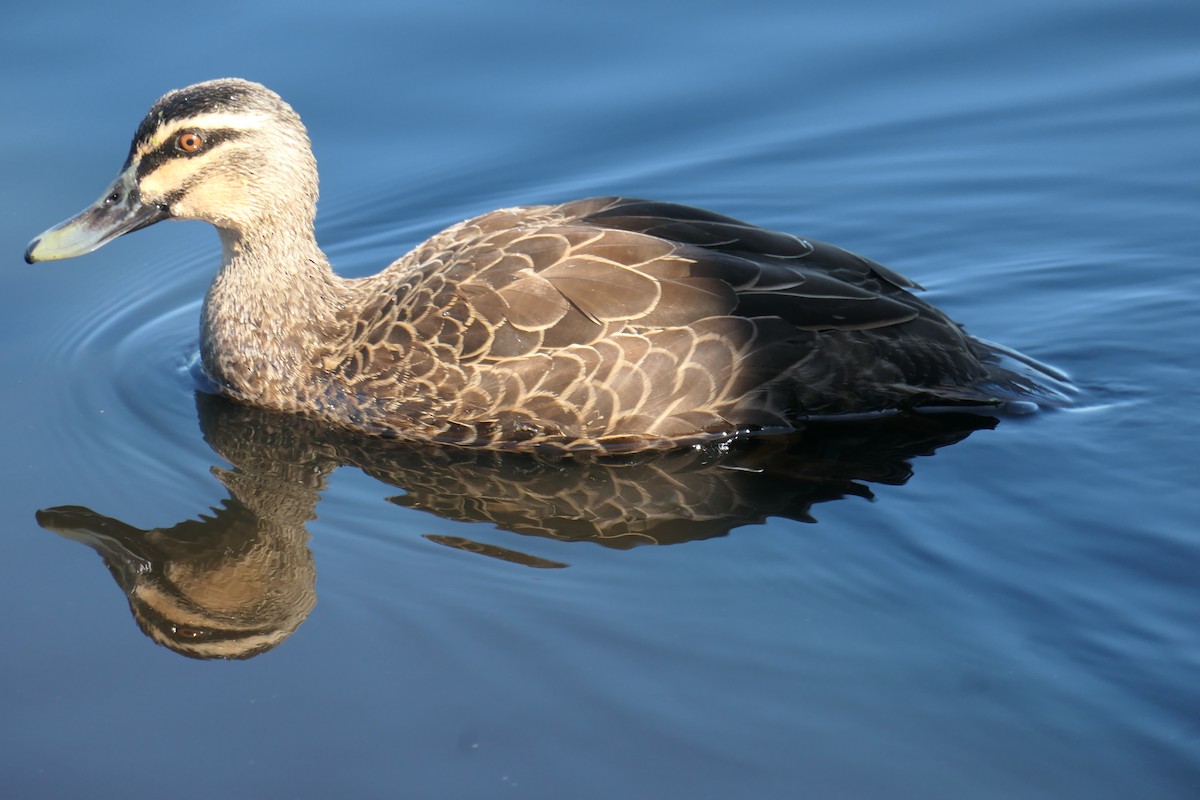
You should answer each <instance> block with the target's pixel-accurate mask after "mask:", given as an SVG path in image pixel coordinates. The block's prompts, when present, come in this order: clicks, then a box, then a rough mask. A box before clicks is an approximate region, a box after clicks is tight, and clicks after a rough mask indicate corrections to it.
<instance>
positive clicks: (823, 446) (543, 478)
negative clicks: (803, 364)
mask: <svg viewBox="0 0 1200 800" xmlns="http://www.w3.org/2000/svg"><path fill="white" fill-rule="evenodd" d="M197 403H198V408H199V413H200V424H201V427H202V428H203V430H204V434H205V437H206V439H207V440H208V442H209V444H210V445H211V446H212V448H213V449H214V450H215V451H216V452H217V453H218V454H219V455H220V456H221V457H222V458H224V459H225V460H227V461H228V462H229V463H231V464H232V465H233V469H220V468H218V469H214V473H215V474H216V476H217V477H218V478H219V479H220V480H221V482H222V483H223V484H224V485H225V486H226V487H227V488H228V489H229V497H228V498H227V499H226V500H224V501H223V502H222V503H221V505H220V507H219V508H217V509H216V510H215V511H212V512H210V513H207V514H204V515H202V516H201V517H200V518H199V519H195V520H187V521H184V522H181V523H179V524H177V525H174V526H172V527H168V528H153V529H150V530H142V529H140V528H134V527H132V526H130V525H126V524H125V523H123V522H121V521H119V520H116V519H112V518H110V517H104V516H101V515H99V514H97V513H95V512H94V511H91V510H90V509H86V508H82V507H78V506H62V507H58V508H53V509H46V510H43V511H39V512H38V522H39V523H40V524H41V525H42V526H43V527H46V528H49V529H51V530H54V531H56V532H58V533H60V534H62V535H63V536H66V537H68V538H71V539H74V540H76V541H80V542H83V543H84V544H87V545H88V546H90V547H92V548H93V549H95V550H96V551H97V552H98V553H99V554H100V555H101V556H102V557H103V559H104V562H105V564H106V565H107V566H108V568H109V571H110V572H111V573H112V576H113V578H114V579H115V580H116V581H117V583H118V584H120V586H121V588H122V589H123V590H124V591H125V594H126V596H127V598H128V599H129V606H130V610H131V611H132V613H133V616H134V619H135V620H137V622H138V624H139V625H140V626H141V628H142V630H143V631H145V633H146V635H147V636H149V637H150V638H151V639H153V640H154V641H156V642H158V643H160V644H163V645H165V646H167V647H169V648H171V649H172V650H175V651H176V652H179V653H182V654H183V655H187V656H191V657H194V658H250V657H252V656H255V655H257V654H259V653H261V652H263V651H265V650H269V649H270V648H272V647H274V646H275V645H277V644H279V643H280V642H282V641H283V640H284V639H286V638H287V637H288V636H290V635H291V634H292V632H293V631H295V629H296V628H297V627H299V625H300V623H302V622H303V621H304V619H305V618H306V617H307V616H308V614H309V612H310V611H311V610H312V608H313V605H314V604H315V603H316V593H315V588H314V582H315V578H316V572H315V568H314V566H313V562H312V554H311V551H310V550H309V548H308V532H307V530H306V529H305V525H306V523H307V522H308V520H310V519H312V518H313V517H314V515H315V509H316V505H317V501H318V499H319V493H320V491H321V490H322V489H323V488H324V486H325V481H326V478H327V477H328V475H329V474H330V473H331V472H332V471H333V470H334V469H336V468H337V467H339V466H342V465H352V466H356V467H358V468H360V469H362V470H363V471H365V472H367V473H368V474H370V475H372V476H374V477H376V478H378V479H379V480H381V481H384V482H386V483H388V484H391V485H394V486H398V487H401V488H403V489H404V494H403V495H400V496H397V497H394V498H392V502H394V503H396V504H397V505H402V506H405V507H408V508H412V509H420V510H423V511H427V512H430V513H433V514H436V515H438V516H440V517H443V518H446V519H452V520H458V521H464V522H486V523H489V524H491V525H495V526H498V527H500V528H503V529H505V530H509V531H513V532H516V533H521V534H526V535H534V536H544V537H550V538H555V539H560V540H569V541H590V542H594V543H598V544H603V545H605V546H608V547H614V548H618V549H628V548H631V547H635V546H637V545H642V544H678V543H681V542H686V541H692V540H697V539H707V538H711V537H714V536H722V535H724V534H726V533H728V532H729V531H730V530H732V529H734V528H737V527H740V526H743V525H747V524H752V523H757V522H761V521H763V520H765V519H766V518H767V517H771V516H782V517H788V518H790V519H795V520H801V521H812V517H811V516H810V513H809V512H810V509H811V507H812V506H813V504H815V503H819V502H825V501H830V500H836V499H839V498H842V497H846V496H858V497H869V496H870V495H871V492H870V489H869V488H868V487H867V486H866V484H865V483H864V482H871V483H884V484H897V485H898V484H902V483H904V482H905V481H906V480H908V478H909V476H910V475H911V467H910V465H909V464H908V459H910V458H913V457H915V456H919V455H928V454H931V453H932V452H933V451H934V450H936V449H937V448H939V447H942V446H944V445H948V444H952V443H954V442H956V441H959V440H961V439H963V438H964V437H966V436H967V435H969V434H970V433H971V432H972V431H974V430H977V429H979V428H989V427H992V426H993V425H994V424H995V420H994V419H992V418H991V417H984V416H969V415H936V416H911V417H908V416H905V417H891V418H887V419H880V420H874V421H871V422H858V423H828V422H826V423H821V424H819V425H814V426H812V427H810V428H808V429H805V430H803V431H801V432H799V433H797V434H794V435H790V436H788V437H776V438H764V439H758V440H745V441H734V442H728V443H725V444H723V445H720V446H714V447H711V448H704V447H697V448H690V449H685V450H677V451H668V452H663V453H656V454H644V455H632V456H629V455H627V456H619V457H616V456H610V457H598V458H594V459H577V458H576V459H546V458H538V457H535V456H530V455H524V454H504V453H498V452H494V451H486V450H468V449H463V448H442V447H434V446H411V445H403V444H398V443H393V442H386V441H380V440H376V439H367V438H364V437H356V436H353V435H351V434H347V433H345V432H342V431H340V430H337V429H331V428H329V427H327V426H322V425H320V424H316V423H314V422H312V421H310V420H306V419H304V418H302V417H294V416H287V415H280V414H275V413H272V412H269V411H264V410H262V409H256V408H252V407H249V406H243V405H240V404H236V403H232V402H229V401H227V400H224V399H221V398H218V397H214V396H212V395H205V394H197ZM425 538H426V539H427V540H429V541H431V542H435V543H437V544H440V545H444V546H447V547H453V548H456V549H459V550H462V551H465V552H472V553H477V554H480V555H484V556H488V557H492V558H498V559H502V560H504V561H508V562H511V563H515V564H521V565H524V566H528V567H534V568H557V567H564V566H566V565H565V564H562V563H560V562H556V561H550V560H547V559H543V558H539V557H536V556H532V555H528V554H525V553H521V552H519V551H517V550H513V549H509V548H505V547H499V546H496V545H491V544H483V543H479V542H474V541H472V540H470V539H467V538H462V537H448V536H433V535H430V536H426V537H425Z"/></svg>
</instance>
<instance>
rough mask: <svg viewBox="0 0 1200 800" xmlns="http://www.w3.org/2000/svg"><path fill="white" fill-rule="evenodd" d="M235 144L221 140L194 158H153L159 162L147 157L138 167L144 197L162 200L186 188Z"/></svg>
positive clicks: (139, 181)
mask: <svg viewBox="0 0 1200 800" xmlns="http://www.w3.org/2000/svg"><path fill="white" fill-rule="evenodd" d="M233 146H235V145H234V143H233V142H219V143H218V144H216V145H214V146H213V147H212V148H211V149H209V150H206V151H205V152H203V153H202V154H200V155H199V156H196V157H194V158H163V159H161V160H160V159H153V161H154V162H157V163H152V162H151V159H147V161H144V162H142V164H140V165H139V169H138V172H139V178H138V187H139V188H140V190H141V193H142V197H144V198H146V199H147V200H149V199H151V198H159V199H160V201H161V200H165V199H167V198H170V197H172V196H175V195H177V194H178V193H179V192H180V191H182V190H186V189H187V188H188V185H189V184H190V183H191V180H192V178H193V177H194V176H196V175H198V174H199V173H200V172H202V171H203V170H204V168H205V167H206V166H207V165H208V164H209V163H211V161H212V160H213V159H214V158H219V155H218V154H219V153H220V152H221V151H222V150H224V149H225V148H227V147H233ZM143 170H144V171H143Z"/></svg>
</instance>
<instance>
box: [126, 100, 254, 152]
mask: <svg viewBox="0 0 1200 800" xmlns="http://www.w3.org/2000/svg"><path fill="white" fill-rule="evenodd" d="M269 122H270V118H269V117H267V116H266V115H265V114H247V113H245V112H242V113H233V112H229V111H218V112H214V113H212V114H197V115H196V116H194V117H185V118H183V119H173V120H169V121H168V122H165V123H163V124H162V125H161V126H159V128H158V129H157V130H155V131H154V134H153V135H152V136H151V137H150V139H149V140H147V141H143V142H140V143H139V144H138V148H137V154H138V155H139V156H143V155H146V154H147V153H150V152H152V151H154V150H157V149H158V148H159V147H162V145H163V144H164V143H165V142H169V141H171V140H172V139H174V138H175V137H176V136H178V135H179V134H180V133H183V132H184V131H187V130H193V129H195V130H205V129H207V130H216V129H223V130H234V131H248V130H257V129H260V128H263V127H266V125H267V124H268V123H269Z"/></svg>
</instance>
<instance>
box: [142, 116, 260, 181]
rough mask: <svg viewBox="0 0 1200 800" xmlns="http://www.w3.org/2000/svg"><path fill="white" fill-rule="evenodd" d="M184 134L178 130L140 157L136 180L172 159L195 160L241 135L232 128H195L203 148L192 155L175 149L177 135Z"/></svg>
mask: <svg viewBox="0 0 1200 800" xmlns="http://www.w3.org/2000/svg"><path fill="white" fill-rule="evenodd" d="M186 132H187V129H186V128H180V129H179V130H178V131H176V132H175V134H173V135H172V136H171V138H169V139H168V140H167V141H165V142H163V143H162V144H160V145H159V146H158V147H156V148H154V149H153V150H151V151H150V152H149V153H146V154H145V155H144V156H142V161H141V163H140V164H138V170H137V176H138V180H141V179H142V178H143V177H145V176H146V175H149V174H150V173H151V172H153V171H154V170H156V169H158V168H159V167H160V166H162V165H163V164H164V163H165V162H167V161H170V160H171V159H173V158H196V157H198V156H202V155H204V154H205V153H207V152H208V151H209V150H211V149H212V148H214V147H216V146H217V145H219V144H220V143H221V142H227V141H231V140H233V139H236V138H238V137H239V136H241V135H242V131H239V130H234V129H233V128H220V129H217V130H205V129H203V128H197V129H195V132H196V133H198V134H200V136H201V138H203V139H204V146H203V147H201V148H200V149H199V150H197V151H196V152H194V153H185V152H182V151H181V150H179V149H178V148H177V147H175V142H176V140H177V139H178V138H179V134H181V133H186Z"/></svg>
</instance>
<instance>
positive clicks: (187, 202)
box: [25, 78, 317, 264]
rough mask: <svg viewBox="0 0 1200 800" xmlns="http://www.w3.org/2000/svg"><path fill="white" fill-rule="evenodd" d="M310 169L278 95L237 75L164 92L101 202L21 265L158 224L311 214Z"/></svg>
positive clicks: (313, 179) (300, 135)
mask: <svg viewBox="0 0 1200 800" xmlns="http://www.w3.org/2000/svg"><path fill="white" fill-rule="evenodd" d="M316 199H317V167H316V161H315V159H314V158H313V155H312V149H311V146H310V144H309V140H308V134H307V133H306V132H305V130H304V125H303V124H302V123H301V122H300V117H299V116H298V115H297V114H296V112H295V111H293V110H292V107H291V106H289V105H288V104H287V103H285V102H284V101H283V100H282V99H281V98H280V97H279V95H277V94H275V93H274V92H272V91H271V90H269V89H267V88H266V87H264V86H261V85H259V84H257V83H251V82H250V81H244V80H240V79H236V78H229V79H222V80H215V81H207V82H205V83H197V84H195V85H194V86H189V87H187V88H185V89H177V90H175V91H173V92H169V93H167V94H165V95H163V97H162V98H160V99H159V100H158V102H157V103H155V104H154V106H153V107H152V108H151V109H150V112H149V113H148V114H146V117H145V119H143V120H142V122H141V124H140V125H138V128H137V132H136V133H135V134H134V136H133V144H132V145H130V148H129V157H128V158H127V159H126V160H125V165H124V167H122V169H121V173H120V174H119V175H118V176H117V178H116V180H114V181H113V183H112V185H110V186H109V187H108V188H107V189H105V190H104V194H103V195H101V197H100V199H99V200H97V201H96V202H95V203H93V204H92V205H91V206H89V207H88V208H86V209H84V210H83V211H82V212H80V213H79V214H78V215H76V216H74V217H72V218H71V219H69V220H67V221H66V222H63V223H61V224H59V225H56V226H55V227H53V228H51V229H50V230H48V231H46V232H45V233H43V234H42V235H41V236H38V237H37V238H36V239H34V240H33V241H32V242H31V243H30V245H29V248H28V249H27V250H26V251H25V260H26V261H27V262H29V263H31V264H32V263H33V262H35V261H52V260H56V259H62V258H72V257H74V256H79V255H83V254H84V253H90V252H91V251H93V250H95V249H97V248H99V247H102V246H104V245H105V244H107V243H108V242H110V241H112V240H113V239H115V238H117V237H118V236H120V235H122V234H125V233H129V232H131V231H136V230H138V229H140V228H144V227H146V226H147V225H152V224H154V223H155V222H158V221H159V220H163V219H198V220H203V221H205V222H210V223H212V224H213V225H215V226H217V228H219V229H221V230H223V231H227V232H229V233H231V234H233V235H235V236H245V235H247V234H252V233H253V232H254V231H258V230H267V229H273V228H278V227H280V226H286V227H289V228H291V227H299V228H302V229H307V230H308V231H311V229H312V222H313V219H314V217H315V216H316Z"/></svg>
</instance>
